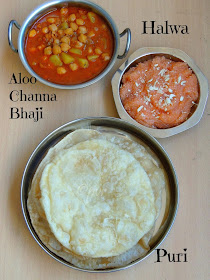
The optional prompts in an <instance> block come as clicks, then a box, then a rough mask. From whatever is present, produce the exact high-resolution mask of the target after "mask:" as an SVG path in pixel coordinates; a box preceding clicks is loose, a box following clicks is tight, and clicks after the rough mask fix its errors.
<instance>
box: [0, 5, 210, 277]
mask: <svg viewBox="0 0 210 280" xmlns="http://www.w3.org/2000/svg"><path fill="white" fill-rule="evenodd" d="M42 2H43V1H41V0H33V1H27V0H7V1H5V2H1V5H2V7H1V17H0V26H1V29H0V32H1V39H0V45H1V48H0V50H1V54H0V55H1V67H0V72H1V74H0V77H1V83H0V88H1V90H0V95H1V101H0V112H1V121H0V131H1V137H0V149H1V152H0V155H1V161H0V175H1V176H0V178H1V184H0V191H1V195H0V248H1V249H0V279H6V280H10V279H16V280H19V279H31V280H35V279H36V280H37V279H40V280H41V279H51V280H54V279H72V280H73V279H75V280H76V279H80V280H83V279H95V280H96V279H98V280H99V279H106V280H108V279H116V280H125V279H170V280H173V279H190V280H195V279H199V280H200V279H205V280H207V279H210V277H209V273H208V271H209V264H208V260H209V257H210V256H209V245H208V244H209V239H208V235H209V228H210V227H209V218H208V214H209V196H210V192H209V188H210V180H209V150H210V145H209V143H210V133H209V131H210V129H209V118H210V108H209V105H210V102H208V104H207V107H206V109H205V112H204V115H203V118H202V120H201V121H200V123H199V124H198V125H197V126H195V127H194V128H192V129H190V130H188V131H185V132H183V133H181V134H179V135H176V136H172V137H170V138H167V139H162V140H160V143H161V144H162V145H163V147H164V148H165V149H166V150H167V152H168V153H169V155H170V157H171V160H172V162H173V164H174V166H175V169H176V171H177V175H178V179H179V185H180V205H179V210H178V215H177V218H176V221H175V224H174V226H173V228H172V230H171V232H170V234H169V236H168V237H167V238H166V239H165V241H164V243H163V244H162V245H161V247H160V248H164V249H165V250H167V252H168V253H171V254H172V253H182V252H183V249H184V248H187V260H188V262H187V263H183V262H181V263H169V262H168V260H167V259H166V258H165V259H163V261H162V262H161V263H155V262H156V260H157V256H156V253H153V254H152V255H151V256H150V257H148V258H147V259H146V260H145V261H143V262H141V263H139V264H138V265H135V266H134V267H132V268H130V269H127V270H124V271H120V272H116V273H109V274H108V273H107V274H103V275H102V274H88V273H84V272H79V271H75V270H73V269H70V268H68V267H65V266H64V265H62V264H60V263H58V262H56V261H55V260H53V259H52V258H51V257H49V256H48V255H47V254H46V253H45V252H44V251H43V250H42V249H41V248H40V247H39V246H38V245H37V243H36V242H35V241H34V239H33V237H32V236H31V235H30V233H29V231H28V229H27V227H26V224H25V222H24V219H23V215H22V211H21V204H20V185H21V178H22V174H23V170H24V167H25V164H26V162H27V160H28V158H29V156H30V154H31V153H32V151H33V150H34V148H35V147H36V146H37V145H38V144H39V142H40V141H41V140H42V139H43V138H44V137H45V136H46V135H47V134H48V133H50V132H51V131H53V130H54V129H55V128H57V127H59V126H60V125H62V124H64V123H66V122H69V121H71V120H74V119H77V118H81V117H85V116H112V117H118V114H117V111H116V108H115V104H114V100H113V96H112V90H111V83H110V81H111V78H112V76H113V74H114V73H115V71H116V69H117V68H118V67H119V66H120V65H121V64H122V63H123V61H121V60H118V61H117V62H116V64H115V66H114V67H113V69H112V70H111V71H110V73H109V74H108V75H107V76H106V77H105V78H104V79H102V80H101V81H99V82H98V83H96V84H94V85H92V86H90V87H88V88H84V89H80V90H76V91H69V90H59V89H53V88H50V87H47V86H45V85H43V84H41V83H39V82H37V83H36V85H11V84H9V81H10V79H11V76H12V74H13V73H15V74H18V73H21V74H22V75H23V76H29V77H30V75H29V74H28V73H27V71H26V70H25V68H24V66H23V65H22V63H21V61H20V58H19V56H18V54H16V53H14V52H12V50H11V49H10V48H9V45H8V41H7V28H8V24H9V21H10V20H11V19H16V20H17V21H18V22H19V23H20V24H22V23H23V21H24V19H25V18H26V17H27V15H28V14H29V13H30V12H31V11H32V10H33V9H34V8H35V7H36V6H37V5H38V4H41V3H42ZM95 2H96V3H97V4H99V5H101V6H102V7H103V8H105V9H106V10H107V11H108V12H109V13H110V15H111V16H112V17H113V19H114V21H115V22H116V25H117V26H118V29H119V31H120V32H122V31H123V30H124V29H125V28H126V27H130V28H131V31H132V44H131V48H130V51H129V54H128V55H130V54H131V53H132V52H134V51H135V50H136V49H138V48H140V47H147V46H159V47H161V46H163V47H166V46H167V47H174V48H179V49H181V50H183V51H185V52H186V53H187V54H188V55H189V56H191V57H192V58H193V59H194V60H195V62H196V63H197V65H198V66H199V67H200V69H201V70H202V72H203V73H204V74H205V75H206V76H207V78H208V79H209V78H210V68H209V63H210V60H209V57H210V50H209V46H210V31H209V30H210V29H209V24H210V21H209V15H210V1H209V0H200V1H197V0H185V1H183V0H176V1H173V0H169V1H165V0H106V1H103V0H97V1H95ZM144 20H147V21H151V20H156V21H157V23H159V24H162V23H163V22H164V21H165V20H168V22H169V23H171V24H185V25H187V26H188V28H189V34H188V35H181V34H176V35H175V34H173V35H155V34H154V35H149V34H148V35H143V34H141V33H142V21H144ZM16 39H17V32H16V31H15V32H14V41H15V40H16ZM124 43H125V42H124V41H123V42H122V44H121V52H123V48H124ZM20 89H22V90H23V93H30V92H31V93H56V95H57V99H58V100H57V102H44V103H42V102H16V103H14V102H12V101H11V100H10V99H9V94H10V92H11V91H12V90H20ZM12 106H16V107H24V108H25V109H26V110H34V108H36V107H43V111H44V119H43V120H40V121H38V122H33V120H11V119H9V118H10V108H11V107H12Z"/></svg>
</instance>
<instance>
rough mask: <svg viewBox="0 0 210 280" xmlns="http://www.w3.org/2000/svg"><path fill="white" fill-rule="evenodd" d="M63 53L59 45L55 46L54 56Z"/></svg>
mask: <svg viewBox="0 0 210 280" xmlns="http://www.w3.org/2000/svg"><path fill="white" fill-rule="evenodd" d="M59 53H61V47H60V46H58V45H54V46H53V54H59Z"/></svg>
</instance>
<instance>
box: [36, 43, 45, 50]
mask: <svg viewBox="0 0 210 280" xmlns="http://www.w3.org/2000/svg"><path fill="white" fill-rule="evenodd" d="M44 47H45V45H43V44H42V45H39V46H38V47H37V49H38V50H40V51H41V50H43V49H44Z"/></svg>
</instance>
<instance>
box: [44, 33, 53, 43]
mask: <svg viewBox="0 0 210 280" xmlns="http://www.w3.org/2000/svg"><path fill="white" fill-rule="evenodd" d="M45 38H46V40H47V41H49V40H50V39H51V38H52V34H50V33H47V34H45Z"/></svg>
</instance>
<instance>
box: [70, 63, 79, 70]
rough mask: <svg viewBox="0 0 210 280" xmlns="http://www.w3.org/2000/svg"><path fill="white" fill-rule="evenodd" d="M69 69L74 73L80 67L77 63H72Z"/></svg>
mask: <svg viewBox="0 0 210 280" xmlns="http://www.w3.org/2000/svg"><path fill="white" fill-rule="evenodd" d="M69 67H70V69H71V70H72V71H76V70H77V69H78V65H77V64H76V63H71V64H70V65H69Z"/></svg>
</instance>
